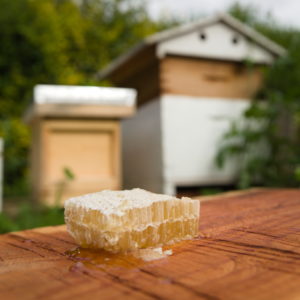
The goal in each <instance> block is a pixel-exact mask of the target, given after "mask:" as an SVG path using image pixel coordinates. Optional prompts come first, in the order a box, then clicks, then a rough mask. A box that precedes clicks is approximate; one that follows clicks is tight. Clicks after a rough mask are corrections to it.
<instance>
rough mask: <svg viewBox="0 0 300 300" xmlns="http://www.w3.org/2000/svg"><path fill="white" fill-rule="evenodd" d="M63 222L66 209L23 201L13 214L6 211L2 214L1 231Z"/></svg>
mask: <svg viewBox="0 0 300 300" xmlns="http://www.w3.org/2000/svg"><path fill="white" fill-rule="evenodd" d="M63 223H64V210H63V208H61V207H45V206H35V207H34V206H33V205H32V203H31V204H30V203H21V204H20V205H19V206H18V209H17V212H16V214H14V215H13V216H12V215H10V214H8V213H4V212H3V213H1V214H0V233H7V232H11V231H18V230H24V229H31V228H35V227H42V226H51V225H60V224H63Z"/></svg>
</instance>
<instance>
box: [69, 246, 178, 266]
mask: <svg viewBox="0 0 300 300" xmlns="http://www.w3.org/2000/svg"><path fill="white" fill-rule="evenodd" d="M65 254H66V255H68V256H69V257H71V258H72V259H74V260H75V261H77V262H82V264H83V265H84V266H86V267H88V266H93V267H97V268H100V269H103V270H104V269H106V268H107V267H123V268H127V269H131V268H137V267H140V266H142V265H144V264H147V263H149V262H151V261H154V260H157V259H162V258H165V257H167V256H168V255H171V254H172V250H170V249H167V250H163V249H162V248H146V249H138V250H136V251H133V252H128V253H112V252H108V251H105V250H101V249H86V248H81V247H78V248H76V249H73V250H68V251H66V252H65Z"/></svg>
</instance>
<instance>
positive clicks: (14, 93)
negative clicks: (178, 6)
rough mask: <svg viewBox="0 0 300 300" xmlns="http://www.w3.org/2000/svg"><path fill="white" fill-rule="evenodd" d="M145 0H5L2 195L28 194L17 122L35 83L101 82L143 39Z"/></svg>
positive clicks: (0, 20) (156, 26) (152, 26)
mask: <svg viewBox="0 0 300 300" xmlns="http://www.w3.org/2000/svg"><path fill="white" fill-rule="evenodd" d="M173 23H174V22H173V21H170V22H168V21H163V22H153V21H151V20H150V19H149V18H148V16H147V14H146V11H145V6H144V2H143V0H81V1H79V0H76V1H75V0H13V1H12V0H2V1H1V10H0V28H1V34H0V44H1V47H0V73H1V80H0V134H1V135H2V136H4V138H5V169H4V181H5V182H4V183H5V189H4V192H5V195H6V196H8V195H15V194H20V193H24V192H25V191H26V184H27V183H26V182H27V181H28V180H27V177H26V176H27V173H28V170H27V158H28V150H29V145H30V142H29V141H30V137H29V134H28V131H27V129H26V128H25V125H23V124H22V122H21V120H20V118H21V116H22V114H23V112H24V110H25V108H26V107H27V106H28V104H29V103H30V101H31V99H32V90H33V86H34V85H35V84H38V83H49V84H85V85H90V84H99V82H97V81H96V79H95V76H94V75H95V73H96V72H97V71H98V70H100V69H101V68H103V67H104V66H105V65H107V64H108V63H109V62H111V60H112V59H114V58H116V57H117V56H119V55H120V54H121V53H123V52H124V51H126V50H127V49H128V48H129V47H131V46H132V45H134V44H135V43H137V42H139V41H140V40H141V39H142V38H144V37H145V36H146V35H149V34H152V33H154V32H156V31H157V30H160V29H163V28H166V27H168V26H170V25H172V24H173Z"/></svg>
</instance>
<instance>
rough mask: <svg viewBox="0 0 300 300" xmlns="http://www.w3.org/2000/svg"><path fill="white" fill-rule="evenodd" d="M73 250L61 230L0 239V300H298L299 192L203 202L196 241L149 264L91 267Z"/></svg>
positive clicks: (242, 195)
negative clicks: (70, 252)
mask: <svg viewBox="0 0 300 300" xmlns="http://www.w3.org/2000/svg"><path fill="white" fill-rule="evenodd" d="M206 200H207V199H206ZM74 247H76V244H75V243H74V241H73V240H72V238H71V237H70V236H69V234H68V233H67V232H66V228H65V226H58V227H47V228H39V229H35V230H28V231H23V232H15V233H10V234H6V235H2V236H0V296H1V299H117V297H120V298H121V299H209V300H217V299H251V300H252V299H258V300H260V299H287V300H288V299H293V300H296V299H300V190H283V189H278V190H251V191H248V192H246V193H238V194H232V195H227V196H226V197H223V196H222V195H221V196H218V197H214V198H213V199H211V200H209V201H204V202H203V203H202V207H201V224H200V231H199V238H198V239H195V240H192V241H186V242H183V243H180V244H177V245H175V246H174V247H173V253H174V254H173V255H172V256H170V257H168V258H164V259H161V260H157V261H154V262H150V263H149V262H148V263H147V262H143V263H140V264H139V265H133V266H132V267H122V266H119V265H115V266H114V265H103V264H101V265H97V264H96V263H95V260H93V259H91V258H90V257H86V258H84V257H78V256H74V255H70V254H67V253H66V251H68V250H70V249H74Z"/></svg>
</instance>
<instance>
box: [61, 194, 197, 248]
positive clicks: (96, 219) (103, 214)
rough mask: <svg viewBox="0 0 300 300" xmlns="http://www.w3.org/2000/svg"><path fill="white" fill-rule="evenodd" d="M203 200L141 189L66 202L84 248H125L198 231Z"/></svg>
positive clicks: (71, 229) (70, 222)
mask: <svg viewBox="0 0 300 300" xmlns="http://www.w3.org/2000/svg"><path fill="white" fill-rule="evenodd" d="M199 213H200V202H199V201H198V200H192V199H190V198H186V197H183V198H181V199H179V198H175V197H172V196H167V195H160V194H154V193H151V192H148V191H145V190H142V189H133V190H125V191H108V190H106V191H102V192H98V193H93V194H87V195H84V196H80V197H75V198H71V199H69V200H67V201H66V202H65V222H66V224H67V228H68V231H69V232H70V234H71V235H72V236H73V237H74V239H75V240H76V242H77V243H78V244H79V245H80V246H82V247H84V248H101V249H105V250H107V251H112V252H124V251H130V250H135V249H140V248H147V247H159V246H162V245H166V244H172V243H175V242H177V241H180V240H184V239H191V238H193V237H195V236H197V234H198V227H199Z"/></svg>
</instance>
